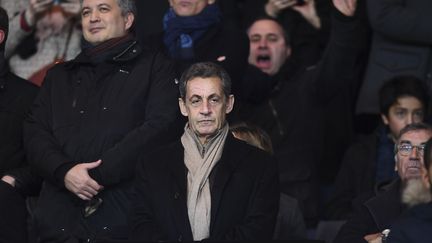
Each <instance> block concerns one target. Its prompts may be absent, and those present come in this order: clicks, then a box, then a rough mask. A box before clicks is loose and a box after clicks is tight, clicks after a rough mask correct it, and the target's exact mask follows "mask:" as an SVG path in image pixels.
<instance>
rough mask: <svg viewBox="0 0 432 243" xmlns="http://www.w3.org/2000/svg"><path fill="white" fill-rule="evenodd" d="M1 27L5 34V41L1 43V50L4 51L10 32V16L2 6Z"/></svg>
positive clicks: (0, 10) (0, 13) (0, 9)
mask: <svg viewBox="0 0 432 243" xmlns="http://www.w3.org/2000/svg"><path fill="white" fill-rule="evenodd" d="M0 29H1V30H3V32H4V35H5V37H4V40H3V43H1V45H0V51H3V50H4V49H5V45H6V40H7V37H8V32H9V17H8V14H7V12H6V10H5V9H4V8H2V7H0Z"/></svg>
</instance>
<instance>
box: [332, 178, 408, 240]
mask: <svg viewBox="0 0 432 243" xmlns="http://www.w3.org/2000/svg"><path fill="white" fill-rule="evenodd" d="M401 188H402V182H401V180H400V179H397V180H395V181H393V182H392V183H391V184H389V185H388V187H387V189H386V190H385V191H383V192H380V193H378V194H377V195H376V196H374V197H372V198H370V199H368V200H366V201H365V202H364V203H363V204H362V205H361V207H358V208H356V213H355V214H354V216H353V217H352V218H351V219H349V220H348V221H347V223H346V224H345V225H343V226H342V228H341V230H340V231H339V233H338V235H337V236H336V239H335V241H334V243H339V242H340V243H346V242H350V243H357V242H358V243H360V242H365V241H364V239H363V237H364V236H365V235H369V234H374V233H379V232H382V231H383V230H384V229H389V228H390V225H391V224H392V223H394V222H395V221H396V220H397V219H398V218H399V217H400V215H401V214H402V212H403V211H404V209H405V207H404V205H403V204H402V201H401Z"/></svg>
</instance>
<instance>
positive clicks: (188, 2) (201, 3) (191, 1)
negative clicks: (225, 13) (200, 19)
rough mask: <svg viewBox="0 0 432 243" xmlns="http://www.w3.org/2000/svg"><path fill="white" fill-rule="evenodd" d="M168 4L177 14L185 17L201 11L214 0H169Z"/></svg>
mask: <svg viewBox="0 0 432 243" xmlns="http://www.w3.org/2000/svg"><path fill="white" fill-rule="evenodd" d="M169 3H170V6H171V7H172V8H173V9H174V12H175V13H176V14H177V15H178V16H182V17H187V16H194V15H198V14H199V13H201V11H202V10H203V9H204V8H205V7H206V6H207V5H208V4H213V3H214V0H169Z"/></svg>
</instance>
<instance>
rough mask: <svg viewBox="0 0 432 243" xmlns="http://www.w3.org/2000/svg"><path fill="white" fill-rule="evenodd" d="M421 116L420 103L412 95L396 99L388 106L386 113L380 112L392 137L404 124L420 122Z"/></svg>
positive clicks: (421, 107) (422, 113)
mask: <svg viewBox="0 0 432 243" xmlns="http://www.w3.org/2000/svg"><path fill="white" fill-rule="evenodd" d="M423 117H424V112H423V105H422V103H421V102H420V101H419V100H418V99H417V98H415V97H412V96H406V97H401V98H399V99H397V102H396V103H395V104H393V105H392V106H391V107H390V109H389V112H388V115H384V114H381V118H382V120H383V122H384V124H386V125H388V126H389V128H390V132H391V133H392V136H393V137H394V138H396V137H397V136H398V135H399V133H400V131H401V130H402V128H404V127H405V126H406V125H409V124H411V123H418V122H422V121H423Z"/></svg>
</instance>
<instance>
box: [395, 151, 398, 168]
mask: <svg viewBox="0 0 432 243" xmlns="http://www.w3.org/2000/svg"><path fill="white" fill-rule="evenodd" d="M395 153H397V151H396V152H395ZM394 160H395V167H394V171H398V169H397V163H398V159H397V154H395V156H394Z"/></svg>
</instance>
